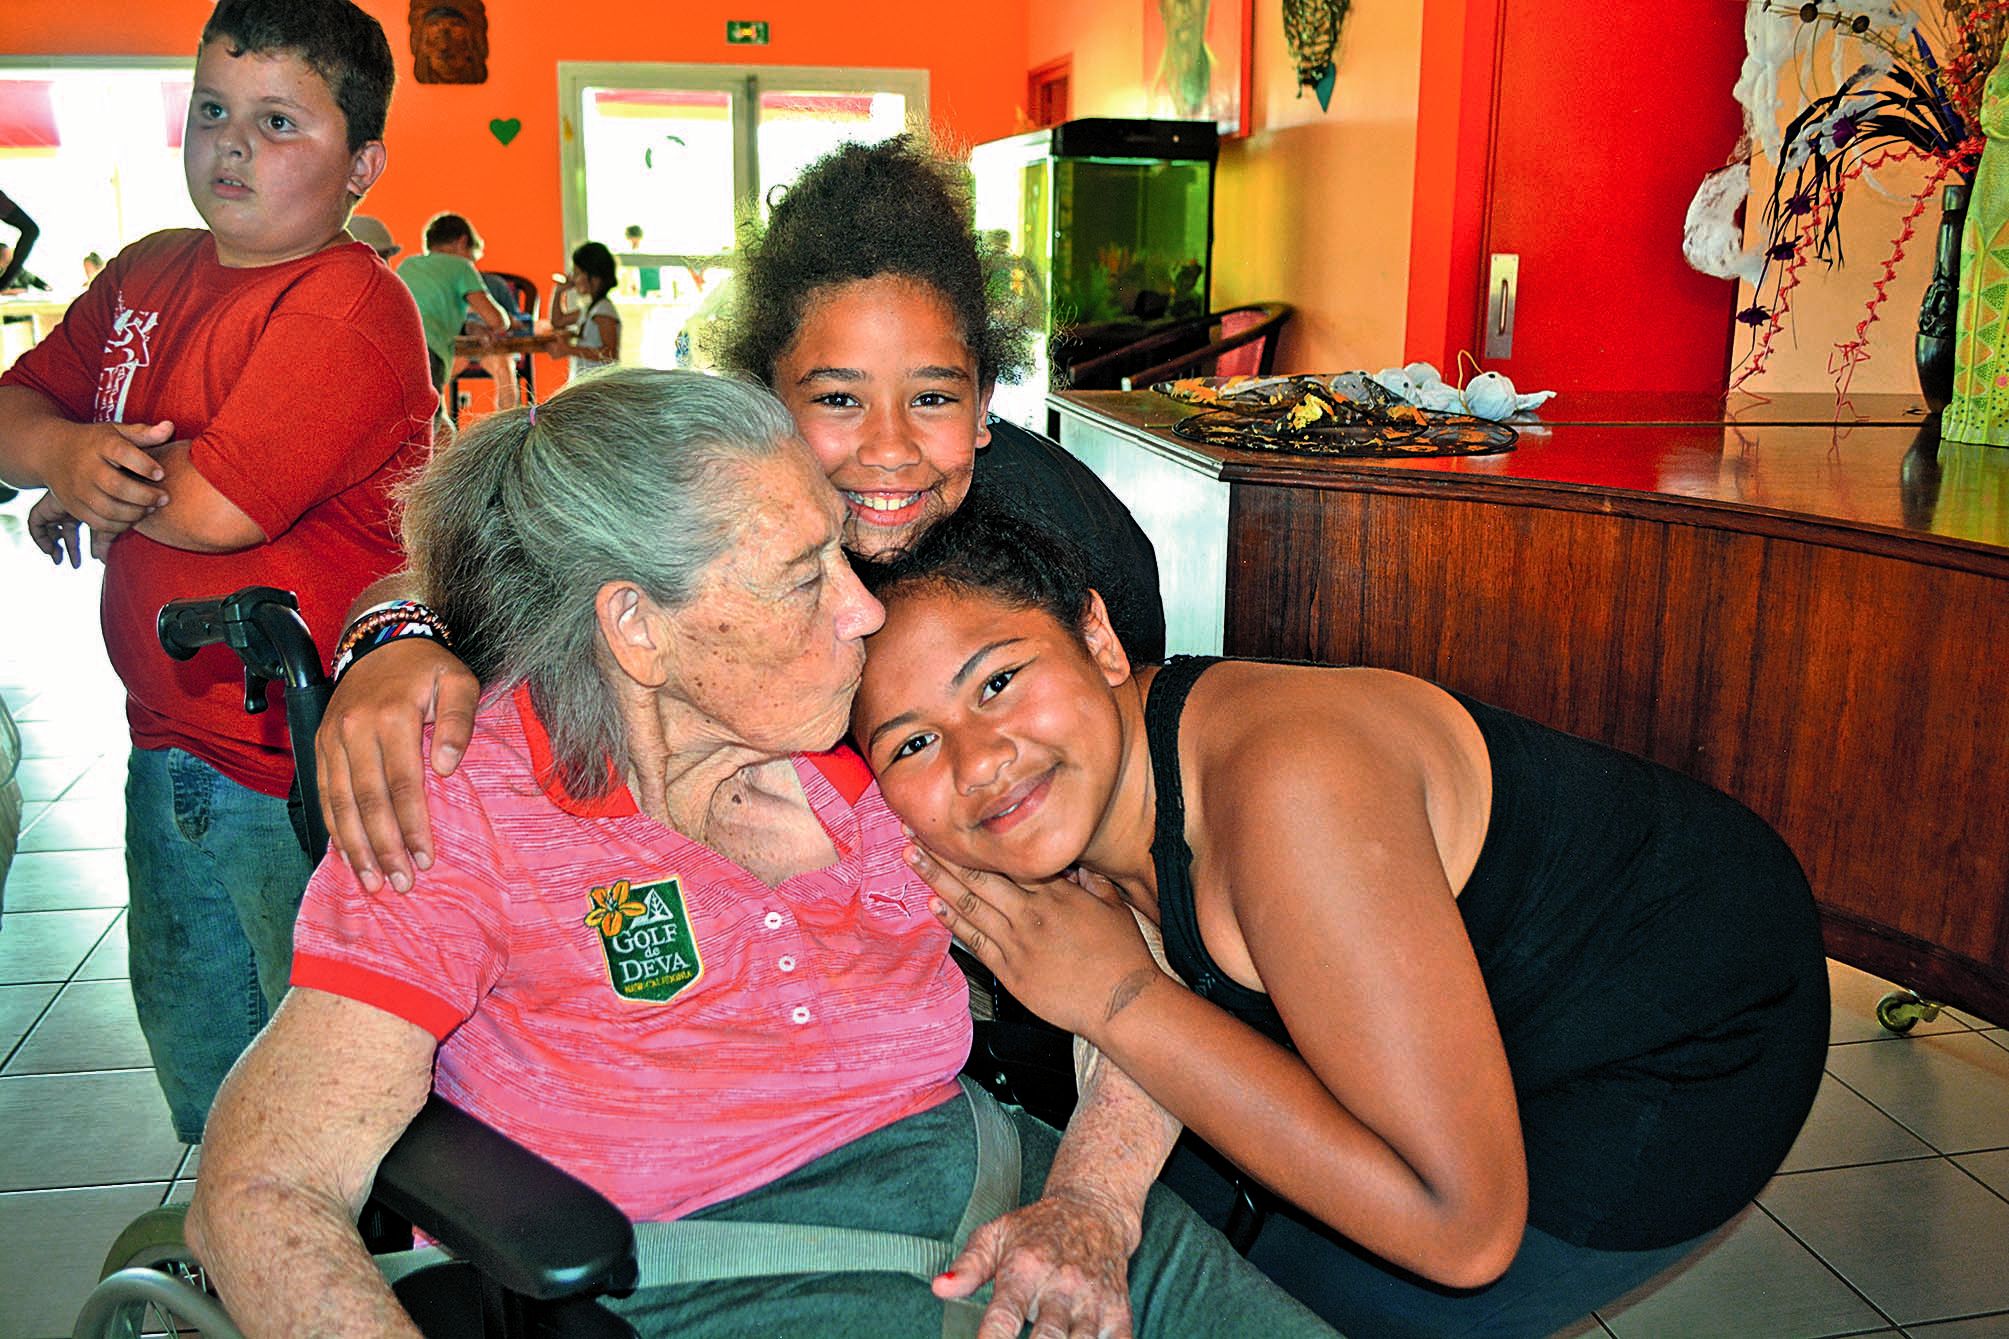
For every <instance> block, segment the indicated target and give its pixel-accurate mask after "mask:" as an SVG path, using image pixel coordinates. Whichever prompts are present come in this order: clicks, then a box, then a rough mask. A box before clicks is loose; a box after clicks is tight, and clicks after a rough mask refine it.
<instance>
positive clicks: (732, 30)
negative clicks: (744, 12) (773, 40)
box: [725, 19, 767, 46]
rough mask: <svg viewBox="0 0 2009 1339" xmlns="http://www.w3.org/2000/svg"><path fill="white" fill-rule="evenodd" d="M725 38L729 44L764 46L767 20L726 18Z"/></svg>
mask: <svg viewBox="0 0 2009 1339" xmlns="http://www.w3.org/2000/svg"><path fill="white" fill-rule="evenodd" d="M725 40H726V42H727V44H728V45H730V46H766V45H767V20H765V19H727V20H726V24H725Z"/></svg>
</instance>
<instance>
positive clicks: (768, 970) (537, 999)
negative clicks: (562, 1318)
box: [293, 693, 970, 1221]
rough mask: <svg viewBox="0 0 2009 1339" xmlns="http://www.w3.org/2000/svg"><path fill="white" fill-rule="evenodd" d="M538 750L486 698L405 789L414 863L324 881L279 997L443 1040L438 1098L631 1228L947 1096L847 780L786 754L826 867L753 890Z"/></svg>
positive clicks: (874, 832) (937, 950)
mask: <svg viewBox="0 0 2009 1339" xmlns="http://www.w3.org/2000/svg"><path fill="white" fill-rule="evenodd" d="M550 756H551V755H550V747H549V744H548V741H547V739H546V737H545V734H544V731H543V728H542V727H541V725H540V724H539V723H538V721H537V718H536V715H535V713H534V712H533V711H532V710H531V708H530V703H529V699H528V696H527V694H521V693H519V694H518V695H516V696H515V697H513V698H510V697H505V698H500V699H497V700H495V701H493V702H491V703H489V704H488V706H487V707H486V708H485V709H484V710H483V713H482V715H481V716H480V718H479V721H478V728H477V729H476V731H475V736H474V741H473V745H472V747H471V748H470V749H469V751H468V754H467V757H466V760H465V761H463V762H462V763H461V766H460V768H459V770H458V771H456V772H455V773H454V775H453V776H452V777H450V778H447V779H445V780H442V779H440V778H438V777H435V776H430V775H429V776H428V777H427V778H426V784H427V803H428V806H429V808H430V811H431V814H432V823H433V834H434V839H435V842H436V843H437V848H436V849H437V854H436V858H435V861H434V864H433V867H432V869H430V870H428V871H426V872H425V873H423V874H421V875H420V876H419V880H418V885H417V887H416V889H415V890H414V891H413V892H411V893H409V894H401V893H396V892H392V891H390V890H389V889H386V890H384V891H383V892H381V893H379V894H376V895H371V894H368V893H365V892H363V891H362V889H361V887H360V885H358V884H357V882H356V879H355V877H354V876H353V875H352V874H351V873H350V872H349V869H348V867H347V866H346V865H345V864H344V863H343V862H342V861H341V860H340V859H339V858H338V857H334V856H330V857H329V858H328V859H327V860H325V861H323V862H322V865H321V868H320V870H319V871H318V872H317V873H316V874H315V876H314V879H313V882H312V883H311V884H310V885H309V887H308V890H307V901H306V903H305V905H304V906H303V907H302V908H301V912H300V922H299V928H298V931H297V932H296V936H295V941H294V965H293V984H294V985H296V986H306V987H311V988H313V989H316V990H324V991H329V992H332V993H334V994H339V995H343V996H346V997H348V998H351V999H356V1000H360V1001H362V1002H364V1003H366V1004H370V1005H374V1006H375V1007H377V1008H380V1009H383V1010H385V1011H387V1012H389V1013H393V1014H396V1015H397V1016H399V1017H401V1018H404V1019H406V1020H407V1021H409V1022H412V1023H414V1024H417V1025H418V1026H420V1027H423V1028H425V1029H426V1030H428V1031H429V1032H431V1033H432V1034H433V1035H434V1036H436V1037H439V1038H441V1039H442V1042H441V1046H440V1050H439V1060H438V1064H437V1067H436V1070H435V1076H434V1087H435V1089H436V1090H437V1091H438V1092H439V1093H440V1094H441V1095H443V1096H445V1097H446V1098H447V1099H448V1100H450V1101H452V1102H454V1103H455V1104H457V1105H459V1106H461V1107H463V1108H465V1109H466V1110H468V1111H470V1112H472V1113H473V1114H474V1115H476V1116H478V1117H480V1118H481V1119H483V1120H485V1121H487V1122H489V1123H490V1124H492V1125H494V1126H496V1127H497V1128H499V1129H501V1130H502V1131H503V1132H504V1133H506V1134H508V1135H509V1136H510V1137H511V1138H514V1139H516V1140H517V1141H518V1142H520V1143H523V1144H525V1145H527V1146H528V1147H530V1148H531V1149H534V1150H535V1151H537V1152H538V1153H540V1154H542V1155H543V1156H544V1157H546V1158H548V1159H550V1160H551V1161H552V1162H554V1163H556V1164H558V1165H559V1166H561V1167H563V1168H565V1169H566V1170H567V1171H569V1172H571V1173H572V1174H573V1175H575V1176H577V1177H579V1178H580V1179H581V1180H584V1181H586V1182H587V1183H588V1184H590V1185H592V1186H594V1187H596V1188H597V1189H599V1190H600V1191H601V1192H602V1193H603V1194H605V1195H607V1196H608V1197H609V1198H610V1199H612V1200H613V1201H614V1202H615V1203H616V1204H618V1205H620V1206H621V1208H622V1209H623V1210H625V1211H626V1212H627V1213H628V1215H629V1216H630V1217H632V1218H635V1219H637V1220H643V1221H649V1220H662V1219H671V1218H677V1217H680V1216H682V1215H683V1214H686V1213H689V1212H691V1211H692V1210H694V1209H698V1208H701V1207H703V1206H704V1205H707V1204H715V1203H717V1202H719V1201H721V1200H725V1199H729V1198H731V1197H733V1196H735V1195H739V1194H742V1193H744V1192H745V1191H748V1190H751V1189H753V1188H754V1187H756V1186H761V1185H765V1184H766V1183H768V1182H769V1181H772V1180H773V1179H775V1178H776V1177H778V1176H780V1175H782V1174H784V1173H786V1172H788V1171H790V1170H792V1169H794V1168H797V1167H800V1166H803V1165H805V1164H807V1163H809V1162H811V1161H812V1160H814V1159H816V1158H818V1157H821V1156H822V1155H823V1154H825V1153H828V1152H830V1151H831V1150H833V1149H836V1148H839V1147H841V1146H842V1145H844V1144H847V1143H849V1142H850V1141H851V1140H853V1139H856V1138H858V1137H859V1136H861V1135H864V1134H867V1133H869V1132H871V1131H873V1130H877V1129H880V1128H881V1127H883V1126H886V1125H890V1124H892V1123H893V1122H894V1121H897V1120H900V1119H903V1118H904V1117H906V1116H909V1115H912V1114H913V1113H915V1112H917V1111H923V1110H926V1109H927V1108H929V1107H932V1106H934V1105H936V1104H937V1103H940V1102H943V1101H946V1100H948V1099H949V1098H951V1097H953V1096H955V1095H956V1093H957V1091H958V1089H957V1087H956V1077H955V1076H956V1071H957V1070H958V1069H959V1068H960V1067H961V1065H962V1063H963V1060H964V1058H965V1057H966V1056H967V1055H968V1054H969V1046H970V1023H969V1007H968V992H967V989H966V987H965V985H964V983H963V977H962V973H961V972H959V971H958V970H957V969H956V968H955V966H954V965H953V964H952V963H950V961H949V959H948V932H947V931H946V930H945V929H944V928H943V927H942V925H941V924H940V923H939V922H938V921H936V920H935V918H934V917H933V916H931V915H929V913H928V890H927V888H926V886H925V885H923V884H922V883H921V882H920V880H919V879H918V878H916V877H915V876H914V874H913V873H912V872H911V871H910V870H908V869H907V867H906V864H905V862H904V861H902V860H901V858H900V852H901V850H902V847H903V845H904V839H903V837H902V834H901V831H900V824H899V820H898V819H896V818H895V817H894V816H893V813H892V811H891V810H889V809H888V808H887V807H886V804H885V801H884V800H882V799H881V798H880V795H879V791H878V788H877V787H876V786H872V785H869V784H866V785H863V786H862V787H861V786H860V785H859V784H858V783H859V782H860V781H862V780H864V778H863V777H862V776H861V775H860V772H859V769H858V768H857V767H856V765H855V764H852V765H850V766H848V767H847V766H836V765H832V764H831V762H830V761H829V760H828V759H827V758H826V757H824V756H816V757H811V756H800V757H798V758H796V760H795V766H796V773H797V775H798V776H799V777H800V779H801V782H802V787H803V791H804V793H805V794H806V795H807V797H808V800H809V803H810V806H811V808H812V809H813V810H814V811H815V813H816V816H817V818H818V820H819V821H820V822H821V823H822V824H823V827H824V829H825V831H826V832H827V833H828V834H829V835H830V839H831V842H832V844H833V845H834V846H835V847H836V850H837V852H838V859H837V862H836V863H835V864H833V865H830V866H828V867H827V868H824V869H820V870H814V871H811V872H809V873H807V874H801V875H797V876H796V877H794V878H791V879H788V880H787V881H785V882H783V883H782V884H781V885H780V886H779V887H775V888H769V887H768V886H767V885H766V884H764V883H762V882H761V881H760V880H759V879H758V878H756V877H754V876H753V875H752V874H749V873H748V872H747V871H745V870H743V869H741V868H740V867H739V866H737V865H735V864H733V863H732V862H731V861H729V860H727V859H726V858H725V857H723V856H721V855H719V854H718V853H717V852H714V851H712V850H709V849H708V848H706V847H703V846H700V845H698V844H697V843H696V842H693V841H690V840H689V839H687V838H685V837H683V836H682V835H680V834H678V833H676V832H673V831H671V830H670V829H669V828H667V827H665V826H663V825H662V824H660V823H658V822H656V821H655V820H654V819H652V818H650V817H649V816H647V815H646V814H643V813H641V812H639V811H638V810H637V808H636V806H635V802H634V799H633V797H632V796H631V795H630V793H629V792H628V791H627V789H626V788H625V787H616V788H615V789H614V790H613V791H611V792H610V793H609V794H607V795H605V796H602V797H600V798H598V799H592V800H587V799H581V798H578V797H574V796H570V795H567V794H566V793H565V792H564V791H563V789H562V788H561V787H559V786H558V785H557V784H556V782H555V780H550V781H548V782H547V781H545V779H547V778H551V777H552V775H553V773H552V768H551V761H550ZM541 782H544V784H540V783H541Z"/></svg>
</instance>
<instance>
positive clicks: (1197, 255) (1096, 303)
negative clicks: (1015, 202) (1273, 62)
mask: <svg viewBox="0 0 2009 1339" xmlns="http://www.w3.org/2000/svg"><path fill="white" fill-rule="evenodd" d="M1212 175H1213V167H1212V165H1211V164H1208V163H1148V162H1145V163H1140V162H1133V161H1126V160H1124V159H1120V158H1115V159H1112V158H1061V159H1056V160H1055V161H1054V164H1053V214H1054V226H1053V239H1052V246H1053V262H1052V272H1053V302H1052V307H1053V314H1054V319H1055V324H1057V325H1061V326H1073V325H1084V324H1094V323H1099V322H1104V321H1124V320H1133V319H1134V320H1139V321H1156V320H1160V319H1163V318H1166V317H1184V316H1200V315H1203V314H1204V313H1205V312H1206V310H1207V291H1208V282H1207V280H1208V275H1207V269H1208V266H1207V259H1208V257H1207V242H1208V231H1209V229H1208V223H1209V219H1208V213H1209V205H1210V203H1211V200H1210V181H1209V178H1211V177H1212Z"/></svg>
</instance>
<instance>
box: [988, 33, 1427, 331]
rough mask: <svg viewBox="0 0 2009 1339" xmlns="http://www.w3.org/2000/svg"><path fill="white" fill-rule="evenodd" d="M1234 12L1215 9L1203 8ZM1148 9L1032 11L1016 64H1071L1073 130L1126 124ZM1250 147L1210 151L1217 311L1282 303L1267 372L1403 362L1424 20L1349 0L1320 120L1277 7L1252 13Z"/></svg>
mask: <svg viewBox="0 0 2009 1339" xmlns="http://www.w3.org/2000/svg"><path fill="white" fill-rule="evenodd" d="M1224 2H1226V3H1232V0H1214V3H1216V4H1220V3H1224ZM1150 3H1152V0H1095V2H1094V3H1089V4H1082V3H1080V0H1031V12H1030V15H1029V18H1028V39H1029V40H1028V45H1029V50H1028V52H1027V55H1028V64H1029V65H1040V64H1043V63H1045V62H1046V61H1050V60H1056V59H1058V58H1060V57H1062V56H1068V55H1071V56H1072V58H1073V71H1072V79H1071V85H1070V97H1071V99H1072V106H1071V107H1070V114H1071V115H1074V116H1135V115H1138V114H1139V111H1140V109H1141V108H1142V106H1143V100H1144V78H1145V71H1144V68H1143V65H1144V54H1143V33H1142V28H1141V25H1142V22H1143V18H1144V14H1145V9H1146V6H1147V5H1148V4H1150ZM1253 42H1254V51H1253V58H1254V69H1253V75H1252V92H1251V97H1252V99H1253V105H1252V106H1251V108H1250V118H1249V119H1250V133H1249V135H1248V137H1247V138H1245V139H1239V140H1230V141H1227V142H1225V143H1224V144H1223V145H1222V148H1221V164H1220V175H1219V179H1218V182H1217V185H1216V191H1215V205H1214V302H1215V305H1216V306H1229V305H1233V304H1235V303H1240V302H1255V301H1261V300H1264V299H1271V300H1276V299H1281V300H1284V301H1288V302H1290V303H1292V304H1293V305H1294V306H1296V308H1297V314H1296V316H1295V317H1294V318H1293V319H1292V322H1291V324H1290V326H1289V327H1287V328H1286V330H1285V332H1284V336H1283V339H1282V342H1281V343H1280V345H1279V347H1278V351H1277V367H1278V368H1279V369H1280V370H1317V369H1334V368H1348V367H1366V368H1370V369H1379V368H1382V367H1386V366H1388V365H1389V364H1391V363H1400V362H1401V361H1403V347H1404V323H1405V315H1406V311H1407V301H1408V296H1407V295H1408V281H1409V238H1410V202H1411V198H1412V196H1413V194H1414V189H1415V176H1416V102H1417V78H1418V56H1419V52H1420V50H1421V43H1422V15H1421V10H1420V7H1419V6H1418V5H1417V3H1416V0H1357V2H1356V3H1355V4H1354V6H1353V13H1352V16H1351V18H1349V19H1348V21H1347V27H1346V32H1345V36H1344V38H1343V40H1342V42H1341V45H1340V49H1339V51H1338V52H1337V53H1336V57H1335V58H1336V60H1337V62H1338V64H1339V79H1338V82H1337V85H1336V87H1335V90H1334V93H1333V98H1332V107H1331V109H1330V110H1329V111H1326V112H1321V111H1320V110H1319V106H1318V100H1317V99H1316V98H1314V97H1313V96H1312V95H1311V94H1310V93H1306V94H1305V95H1304V96H1303V97H1299V96H1298V95H1297V76H1296V72H1295V70H1294V69H1293V68H1292V66H1291V61H1290V55H1289V52H1288V51H1287V49H1286V48H1285V46H1284V39H1283V19H1282V11H1281V8H1280V7H1279V6H1278V5H1277V4H1276V3H1275V0H1256V5H1255V25H1254V33H1253Z"/></svg>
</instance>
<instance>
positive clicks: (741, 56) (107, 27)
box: [0, 0, 1026, 276]
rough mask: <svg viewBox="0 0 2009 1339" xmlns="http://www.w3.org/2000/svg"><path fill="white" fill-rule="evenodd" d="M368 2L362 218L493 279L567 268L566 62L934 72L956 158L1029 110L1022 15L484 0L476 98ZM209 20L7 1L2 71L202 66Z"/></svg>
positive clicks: (385, 4)
mask: <svg viewBox="0 0 2009 1339" xmlns="http://www.w3.org/2000/svg"><path fill="white" fill-rule="evenodd" d="M359 3H361V5H362V7H363V8H364V9H366V10H368V11H369V12H370V13H372V14H374V15H376V16H377V18H378V19H379V20H380V21H381V22H382V23H383V25H384V31H385V33H386V34H387V35H388V36H389V38H390V42H391V50H392V53H393V54H394V55H395V57H396V59H397V65H398V88H397V94H396V96H395V97H394V98H393V99H392V102H391V118H390V125H389V128H388V129H387V131H386V132H385V136H384V141H385V145H386V147H387V148H388V149H389V151H390V166H389V168H388V170H387V171H386V172H385V173H384V176H383V179H382V180H381V181H380V182H379V183H378V184H377V188H376V189H375V190H374V191H372V192H371V194H370V198H369V201H368V202H367V203H366V204H365V205H364V206H363V211H362V212H364V213H368V214H374V215H376V216H377V217H378V218H381V219H382V220H383V221H384V222H385V223H386V224H388V225H389V226H390V229H391V232H392V234H393V235H394V236H395V237H396V238H397V239H398V241H399V242H401V243H403V244H404V246H405V248H406V249H407V250H408V251H410V250H416V249H417V246H418V242H419V233H420V230H421V227H422V226H423V224H424V222H425V220H426V219H427V218H428V217H429V216H431V215H432V214H434V213H437V212H438V211H440V210H442V209H454V210H457V211H459V212H461V213H464V214H466V215H468V217H470V218H471V219H473V220H474V222H475V226H476V227H477V228H479V229H480V230H481V232H482V234H483V235H484V237H485V239H486V240H487V243H488V253H487V256H486V258H485V260H486V263H488V264H490V265H493V266H494V267H495V268H497V269H506V270H515V271H517V272H519V273H523V274H529V275H536V276H542V275H545V274H549V273H550V272H551V271H552V270H553V269H554V268H556V269H563V268H564V260H565V250H566V240H567V239H566V238H565V237H564V236H563V224H562V221H561V212H560V203H559V196H558V73H557V63H558V62H559V61H573V60H595V61H671V62H712V63H719V64H748V65H827V66H876V67H890V68H899V69H925V70H927V71H928V73H929V86H928V105H929V110H930V113H931V114H932V117H933V120H934V124H935V132H936V134H937V136H938V137H940V138H941V139H942V140H943V141H944V142H945V143H947V144H949V145H952V146H954V145H968V144H971V143H975V142H977V141H980V140H985V139H991V138H995V137H996V136H999V135H1006V134H1010V133H1011V132H1012V131H1013V130H1014V129H1015V128H1016V125H1017V118H1018V109H1019V106H1020V104H1021V103H1023V101H1024V99H1025V65H1026V62H1025V47H1026V4H1025V0H1003V2H1002V3H988V4H984V5H971V6H953V5H952V6H948V7H946V8H945V7H941V6H935V5H922V4H919V3H915V0H848V2H847V3H845V4H841V5H835V4H827V3H820V2H812V0H764V2H763V3H758V4H747V3H746V2H745V0H730V2H728V0H679V2H678V3H676V4H658V3H654V2H653V0H628V2H627V3H624V4H620V5H602V4H558V3H552V2H551V0H488V5H487V8H488V37H489V62H488V82H487V83H486V84H479V85H471V86H458V85H439V84H420V83H417V82H415V81H413V79H412V78H411V53H410V47H409V44H408V33H409V30H408V28H407V26H406V14H407V12H408V6H407V5H406V4H405V3H404V0H359ZM211 8H212V6H211V5H210V4H209V3H207V0H124V2H123V3H119V4H116V5H113V4H104V3H85V4H63V3H50V2H49V0H0V54H4V55H20V56H43V55H105V56H158V55H175V56H179V55H193V53H194V51H195V43H196V37H197V34H199V33H200V32H201V30H202V24H203V22H204V21H205V20H206V19H207V18H208V16H209V13H210V10H211ZM728 18H733V19H766V20H767V21H768V24H769V32H770V34H771V37H772V41H771V43H770V45H768V46H764V47H756V46H733V47H729V46H727V45H726V43H725V25H726V20H727V19H728ZM509 117H517V118H519V119H520V120H521V121H522V122H523V130H522V132H521V133H520V134H519V135H518V136H517V137H516V138H515V139H514V140H513V141H512V142H511V143H510V144H509V145H508V146H507V147H504V146H503V145H501V144H499V143H497V141H496V140H495V138H494V136H493V135H492V134H490V132H489V129H488V123H489V120H490V119H491V118H503V119H507V118H509ZM600 240H602V241H606V242H609V243H611V244H618V243H619V240H620V239H618V238H602V239H600Z"/></svg>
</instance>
